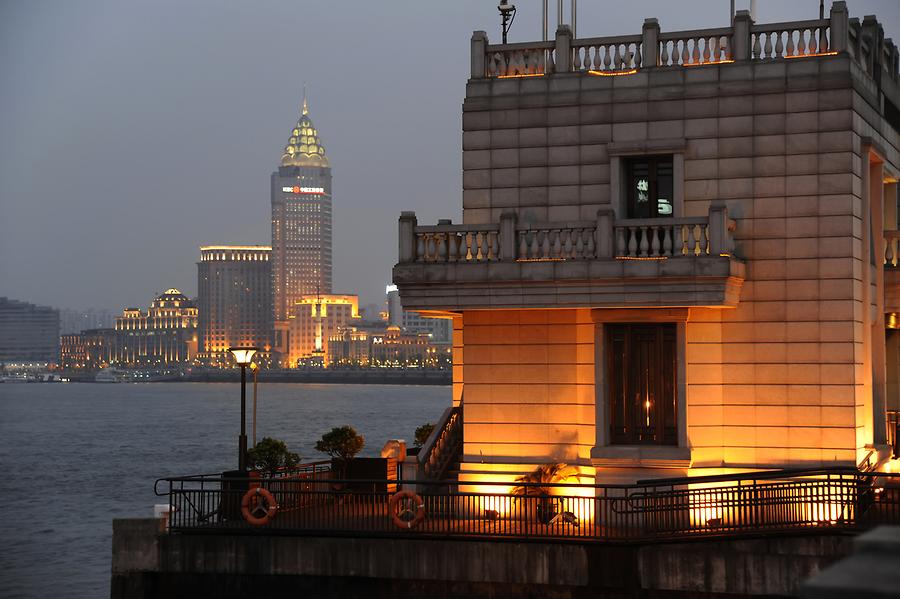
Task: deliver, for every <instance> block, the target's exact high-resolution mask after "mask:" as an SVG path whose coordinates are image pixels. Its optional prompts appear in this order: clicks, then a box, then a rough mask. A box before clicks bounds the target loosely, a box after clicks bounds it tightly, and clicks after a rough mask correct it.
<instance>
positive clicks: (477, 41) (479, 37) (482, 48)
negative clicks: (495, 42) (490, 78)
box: [471, 31, 488, 79]
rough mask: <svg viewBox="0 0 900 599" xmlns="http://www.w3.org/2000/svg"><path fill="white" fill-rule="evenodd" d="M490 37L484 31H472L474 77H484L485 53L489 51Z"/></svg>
mask: <svg viewBox="0 0 900 599" xmlns="http://www.w3.org/2000/svg"><path fill="white" fill-rule="evenodd" d="M487 45H488V37H487V33H485V32H484V31H475V32H474V33H472V75H471V77H472V79H482V78H484V60H485V58H484V55H485V53H486V52H487Z"/></svg>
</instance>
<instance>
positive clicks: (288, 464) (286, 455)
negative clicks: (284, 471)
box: [247, 437, 300, 476]
mask: <svg viewBox="0 0 900 599" xmlns="http://www.w3.org/2000/svg"><path fill="white" fill-rule="evenodd" d="M247 454H248V457H249V458H250V460H249V461H250V466H251V467H252V468H254V469H256V470H261V471H262V472H264V473H265V474H268V475H269V476H275V473H276V472H278V470H279V468H293V467H294V466H296V465H297V464H298V463H300V456H299V455H297V454H296V453H293V452H291V451H288V448H287V445H286V444H285V443H284V441H279V440H278V439H273V438H271V437H265V438H264V439H263V440H262V441H260V442H259V443H257V444H256V445H254V446H253V449H251V450H250V451H248V452H247Z"/></svg>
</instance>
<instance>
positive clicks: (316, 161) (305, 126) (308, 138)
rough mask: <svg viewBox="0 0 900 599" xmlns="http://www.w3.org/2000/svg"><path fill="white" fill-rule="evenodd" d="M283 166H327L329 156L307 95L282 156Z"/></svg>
mask: <svg viewBox="0 0 900 599" xmlns="http://www.w3.org/2000/svg"><path fill="white" fill-rule="evenodd" d="M281 166H318V167H327V166H329V163H328V156H326V155H325V148H324V147H323V146H322V140H321V139H320V138H319V131H318V129H316V128H315V127H314V126H313V122H312V119H310V118H309V107H308V106H307V104H306V96H305V94H304V97H303V110H302V111H301V114H300V120H298V121H297V124H296V125H294V128H293V129H292V130H291V136H290V138H289V139H288V143H287V145H286V146H285V147H284V154H282V156H281Z"/></svg>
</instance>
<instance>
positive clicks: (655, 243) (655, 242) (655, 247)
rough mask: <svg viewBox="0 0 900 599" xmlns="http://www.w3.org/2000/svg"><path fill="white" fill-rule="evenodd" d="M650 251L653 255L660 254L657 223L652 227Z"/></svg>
mask: <svg viewBox="0 0 900 599" xmlns="http://www.w3.org/2000/svg"><path fill="white" fill-rule="evenodd" d="M650 251H651V254H650V255H651V256H659V227H658V226H656V225H652V226H651V227H650Z"/></svg>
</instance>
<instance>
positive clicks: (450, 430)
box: [419, 406, 463, 480]
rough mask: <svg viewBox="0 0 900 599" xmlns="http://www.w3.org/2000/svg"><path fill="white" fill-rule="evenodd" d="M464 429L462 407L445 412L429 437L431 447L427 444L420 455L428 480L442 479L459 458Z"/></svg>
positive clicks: (420, 461)
mask: <svg viewBox="0 0 900 599" xmlns="http://www.w3.org/2000/svg"><path fill="white" fill-rule="evenodd" d="M462 427H463V419H462V406H457V407H453V408H449V409H448V410H446V411H445V412H444V415H443V416H442V419H441V422H440V423H439V424H438V426H435V427H434V430H433V431H432V432H431V435H429V437H428V441H430V442H431V443H430V445H429V444H428V443H427V442H426V447H423V451H421V452H420V454H419V456H420V457H419V463H420V464H421V465H422V471H423V473H424V474H425V477H426V478H428V479H432V480H433V479H441V478H443V477H444V476H445V475H446V473H447V468H448V467H449V466H450V464H452V463H453V460H454V459H455V458H456V457H458V455H459V450H460V448H461V447H462Z"/></svg>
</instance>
